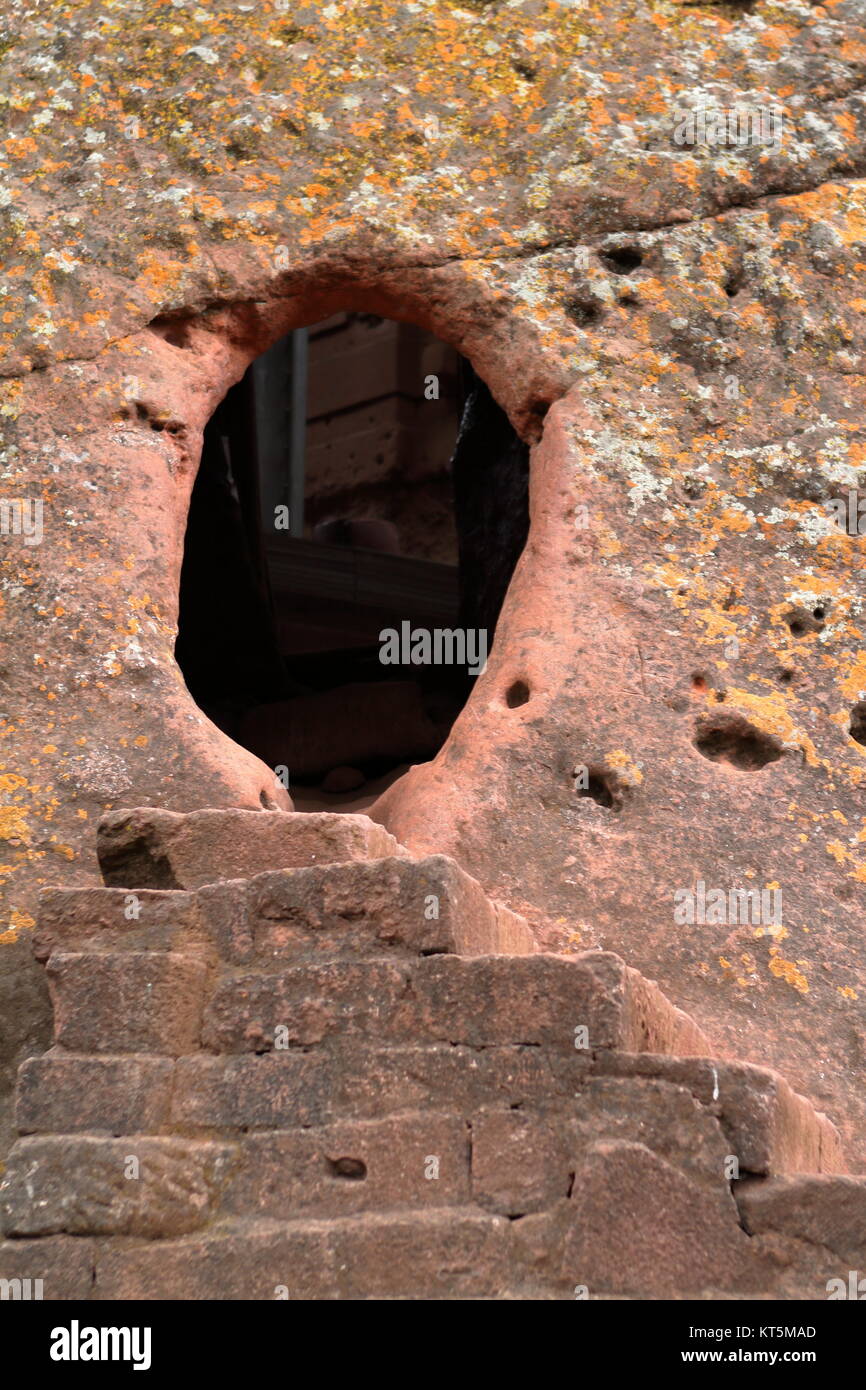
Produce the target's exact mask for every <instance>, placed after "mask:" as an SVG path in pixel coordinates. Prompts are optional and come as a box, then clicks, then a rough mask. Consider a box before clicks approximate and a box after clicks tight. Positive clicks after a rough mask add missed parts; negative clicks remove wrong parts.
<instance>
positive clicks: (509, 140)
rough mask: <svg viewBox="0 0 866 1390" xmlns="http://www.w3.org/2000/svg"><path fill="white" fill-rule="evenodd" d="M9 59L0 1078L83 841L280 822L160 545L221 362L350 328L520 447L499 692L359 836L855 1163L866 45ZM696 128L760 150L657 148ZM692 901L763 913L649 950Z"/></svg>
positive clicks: (299, 12) (818, 33)
mask: <svg viewBox="0 0 866 1390" xmlns="http://www.w3.org/2000/svg"><path fill="white" fill-rule="evenodd" d="M3 23H4V28H3V31H2V34H0V60H2V62H0V88H2V100H3V123H4V141H3V145H2V150H0V239H2V253H3V254H2V261H3V266H4V269H3V272H2V294H3V301H2V302H3V308H2V312H0V372H2V387H0V428H2V441H0V469H2V484H3V497H4V498H9V499H31V500H34V501H35V500H41V501H43V503H44V518H43V524H44V539H43V541H42V543H41V544H32V545H31V544H29V543H28V539H27V538H26V537H24V536H22V535H20V534H19V535H15V534H9V535H4V536H3V537H2V539H0V564H2V578H0V584H2V599H3V602H4V605H5V608H4V613H3V622H4V635H5V639H6V648H5V652H4V656H3V669H2V689H3V692H4V703H3V710H2V720H0V733H2V734H3V736H4V744H3V747H4V749H5V752H4V755H3V759H2V766H0V791H2V797H3V803H2V809H0V837H2V841H3V844H4V846H5V849H6V853H5V854H4V856H3V879H4V883H5V894H6V898H5V908H4V912H5V918H4V920H3V927H4V928H5V930H3V931H2V934H0V1010H2V1013H3V1016H4V1019H5V1020H6V1027H5V1029H4V1032H3V1036H2V1041H0V1067H2V1068H3V1070H4V1072H5V1075H6V1078H7V1083H8V1084H11V1077H12V1074H13V1072H14V1063H15V1060H16V1059H17V1058H18V1057H20V1056H22V1055H26V1054H27V1053H29V1052H32V1051H34V1050H36V1049H38V1047H39V1046H40V1045H44V1044H45V1043H46V1042H47V1037H48V1027H47V1020H48V1010H47V995H46V993H45V989H44V985H43V984H42V982H41V981H40V980H39V979H38V977H37V976H35V975H34V974H32V973H29V971H28V966H27V960H28V957H29V940H28V938H29V934H30V930H31V928H32V926H33V922H34V915H35V898H36V890H37V888H38V887H39V886H40V885H45V884H52V883H56V882H63V883H64V884H67V885H86V884H92V883H94V882H95V881H96V862H95V858H94V854H93V848H92V825H93V822H94V820H95V819H96V818H97V817H98V815H99V814H101V813H102V812H103V811H104V810H106V809H111V808H116V807H118V806H121V805H144V804H148V805H157V806H161V807H165V808H169V809H176V810H191V809H197V808H202V807H207V806H212V807H230V806H231V807H241V808H256V807H258V806H260V805H263V806H265V807H269V808H274V809H278V808H282V809H286V810H287V809H288V807H289V801H288V798H287V796H286V794H285V793H284V792H283V791H282V789H281V787H280V786H279V785H278V784H277V785H275V782H274V777H273V773H272V771H271V770H269V769H267V768H266V767H264V765H263V764H261V763H260V762H258V761H257V760H256V759H254V758H253V757H252V756H251V755H250V754H248V753H246V752H245V751H244V750H243V749H240V748H239V747H238V746H236V745H234V744H232V743H231V741H230V740H228V739H227V738H226V737H225V736H224V735H223V734H221V733H220V732H219V731H218V730H217V729H216V728H215V727H214V726H213V725H212V724H210V723H209V722H208V721H207V720H206V719H205V717H204V716H203V715H202V714H201V713H200V712H199V711H198V710H197V709H196V708H195V706H194V705H193V703H192V702H191V700H190V698H189V695H188V693H187V691H186V690H185V688H184V685H183V682H182V680H181V677H180V674H179V671H178V669H177V667H176V665H175V663H174V659H173V643H174V635H175V623H176V614H177V592H178V574H179V568H180V561H181V544H182V536H183V528H184V518H185V509H186V506H187V502H188V498H189V493H190V489H191V486H192V481H193V476H194V473H195V468H196V462H197V457H198V451H199V447H200V441H201V431H202V428H203V426H204V423H205V422H206V420H207V419H208V416H209V415H210V413H211V411H212V410H213V408H214V406H215V404H216V403H217V401H218V400H219V399H220V398H221V396H222V395H223V394H224V392H225V390H226V389H227V387H228V386H229V385H230V384H231V383H232V382H234V381H236V380H237V379H238V378H239V377H240V375H241V374H242V372H243V371H244V369H245V368H246V366H247V365H248V363H249V361H250V360H251V359H252V358H253V357H254V356H255V355H256V354H257V353H259V352H260V351H261V350H262V349H263V348H265V347H266V346H268V345H269V344H270V343H272V342H273V341H274V340H275V339H276V338H277V337H278V336H279V335H281V334H282V333H284V332H285V331H286V330H287V329H289V328H291V327H293V326H296V325H301V324H305V323H310V322H313V321H315V320H317V319H320V318H322V317H324V316H325V315H327V314H329V313H331V312H332V311H335V310H337V309H358V310H367V311H372V312H376V313H382V314H389V315H393V316H396V317H400V318H408V319H410V320H412V321H414V322H416V323H418V324H420V325H422V326H423V327H425V328H428V329H430V330H431V331H433V332H435V333H437V334H438V335H439V336H440V337H441V338H443V339H444V340H445V341H447V342H448V343H449V344H451V345H452V346H454V347H456V348H457V349H459V351H461V352H462V353H464V354H465V355H466V356H468V357H469V358H470V360H471V361H472V363H473V365H474V366H475V368H476V369H477V371H478V372H479V373H480V374H481V376H482V377H483V378H484V379H485V380H486V381H487V383H488V384H489V386H490V387H491V390H492V391H493V393H494V395H495V396H496V398H497V400H498V401H499V402H500V403H501V404H502V405H503V406H504V407H505V408H506V409H507V410H508V412H509V415H510V417H511V419H512V421H513V423H514V425H515V426H516V428H517V429H518V430H519V431H520V432H521V434H522V436H523V437H524V438H525V439H526V440H527V442H530V443H532V444H533V446H534V447H533V452H532V458H531V465H530V473H531V476H530V509H531V529H530V536H529V540H528V544H527V548H526V550H525V552H524V554H523V557H522V559H521V562H520V564H519V566H518V570H517V572H516V574H515V577H514V580H513V582H512V585H511V588H510V591H509V595H508V597H507V599H506V603H505V606H504V609H503V612H502V615H501V619H500V623H499V627H498V631H497V636H496V643H495V647H494V649H493V652H492V654H491V658H490V661H489V663H488V667H487V670H486V672H485V674H484V675H483V676H482V677H481V678H480V679H479V680H478V681H477V683H476V686H475V689H474V692H473V695H472V697H471V699H470V701H469V703H468V705H467V707H466V709H465V710H464V712H463V714H462V715H461V717H460V719H459V720H458V722H457V724H456V726H455V728H454V730H453V732H452V734H451V736H450V738H449V740H448V741H447V743H446V745H445V747H444V748H443V749H442V751H441V752H440V754H439V755H438V757H437V758H436V759H435V760H434V762H433V763H432V764H430V765H426V766H424V767H421V768H418V769H416V770H415V771H413V772H411V773H410V774H409V775H408V776H407V777H406V778H404V779H401V781H400V782H399V783H398V784H396V785H395V786H394V787H393V788H392V789H390V790H389V791H388V792H387V793H386V794H385V796H384V797H383V798H382V801H381V802H380V803H379V806H378V807H377V809H376V811H375V816H376V818H377V819H379V820H381V821H382V822H383V823H384V824H385V825H386V826H387V827H388V828H389V829H390V830H391V831H392V832H393V833H394V834H395V835H396V836H397V838H398V839H399V840H400V841H401V842H402V843H403V844H405V845H407V846H408V847H409V848H410V849H411V850H412V851H413V852H415V853H419V854H427V853H443V852H444V853H447V854H451V855H454V856H455V857H456V858H457V860H458V862H459V863H460V864H461V865H462V866H463V867H465V868H466V869H467V870H468V871H469V872H470V873H472V874H473V875H475V876H476V877H477V878H478V879H479V880H480V881H481V882H482V883H483V885H484V886H485V888H486V889H488V890H489V891H492V892H494V893H495V895H496V896H497V897H501V898H503V899H505V900H507V901H508V902H509V903H510V904H511V905H512V906H513V907H515V908H516V909H517V910H519V911H524V912H526V913H527V914H529V915H530V916H531V918H532V921H533V925H534V927H535V929H536V933H537V936H538V939H539V940H540V941H542V942H543V943H544V944H545V945H546V946H548V947H552V948H554V949H556V950H562V949H565V950H573V949H578V948H586V947H590V946H601V947H603V948H605V949H607V950H613V951H615V952H617V953H620V954H621V955H622V956H623V957H624V958H625V959H626V960H627V961H628V963H629V965H630V966H633V967H635V968H637V969H640V970H643V971H646V972H649V973H650V974H652V976H653V977H655V978H657V979H658V980H659V982H660V984H661V985H662V986H663V987H664V988H665V989H666V990H667V991H668V993H669V994H670V996H671V998H672V999H673V1000H674V1001H675V1002H676V1003H677V1004H678V1005H680V1006H682V1007H683V1008H684V1009H687V1010H688V1011H689V1012H691V1013H693V1014H694V1015H695V1016H696V1017H697V1018H699V1019H700V1022H701V1025H702V1026H703V1027H704V1028H705V1029H706V1031H707V1033H708V1035H709V1036H710V1037H711V1039H712V1042H713V1044H714V1047H715V1048H716V1049H717V1050H718V1051H719V1052H723V1053H728V1054H732V1053H735V1054H736V1055H737V1056H739V1057H740V1058H742V1059H744V1060H746V1061H750V1062H755V1063H760V1064H762V1065H763V1064H769V1065H771V1066H773V1067H776V1068H779V1069H780V1070H782V1071H783V1072H784V1074H785V1075H786V1076H787V1077H788V1078H789V1079H790V1081H791V1083H792V1084H793V1085H794V1086H795V1087H797V1088H798V1089H800V1090H802V1091H804V1092H805V1093H806V1094H807V1095H808V1096H809V1097H810V1098H811V1099H813V1100H815V1101H816V1102H817V1103H819V1104H820V1105H821V1106H822V1107H824V1108H826V1109H827V1110H828V1111H829V1112H830V1114H831V1115H832V1117H833V1119H834V1120H835V1121H836V1122H837V1123H838V1125H839V1126H840V1128H841V1130H842V1131H843V1133H844V1135H845V1138H846V1140H847V1143H848V1146H849V1152H850V1153H851V1154H852V1155H853V1154H856V1153H857V1152H859V1153H860V1154H861V1156H862V1155H863V1152H864V1148H866V1097H864V1090H863V1087H862V1085H861V1084H860V1081H859V1077H860V1075H861V1074H862V1069H863V1065H864V1061H866V1025H864V1014H863V999H864V990H866V969H864V953H863V944H862V943H863V931H862V922H863V894H864V882H866V855H864V834H866V821H864V813H863V789H864V785H866V761H864V759H866V753H864V745H863V728H864V726H863V722H862V719H861V716H860V714H859V713H858V708H862V705H861V703H860V702H862V701H863V700H864V698H866V654H864V653H866V640H864V636H866V634H864V626H863V623H864V618H863V613H862V582H863V567H864V550H863V539H862V536H858V535H848V534H846V533H845V532H844V531H842V530H840V529H839V528H838V527H836V526H835V525H834V524H833V522H832V521H831V519H830V518H829V517H828V514H827V510H826V503H827V502H828V501H829V500H832V499H833V498H838V497H842V498H844V497H846V496H847V494H848V492H849V490H852V489H856V488H858V487H859V488H860V489H861V491H862V489H863V486H864V446H866V439H864V425H863V420H864V404H866V402H864V367H863V364H864V360H866V359H864V352H866V340H864V317H863V307H864V300H863V299H862V298H861V297H860V296H861V287H862V281H863V272H864V266H866V183H864V180H863V178H862V177H861V174H862V171H863V168H864V158H866V91H864V85H866V26H864V22H863V10H862V6H861V5H859V4H857V3H855V0H841V2H840V3H827V4H823V5H806V4H802V3H799V2H798V0H782V2H781V3H775V4H765V3H762V0H758V3H756V4H754V5H750V6H742V5H737V6H729V5H719V6H716V5H710V4H709V3H708V5H707V6H706V7H701V6H700V5H694V4H680V3H677V2H676V0H640V3H637V4H632V3H628V4H626V3H624V0H604V3H601V0H599V3H596V2H595V0H588V3H586V4H579V5H578V4H574V3H565V0H562V3H557V2H556V0H503V3H496V2H495V0H491V2H490V3H485V0H466V4H465V5H464V6H462V7H461V8H459V9H458V8H457V7H455V6H452V5H449V4H447V3H440V0H437V2H436V3H435V4H434V3H433V2H432V0H417V3H414V4H412V5H406V4H398V3H393V2H392V0H382V2H381V3H379V4H377V5H376V6H374V7H371V6H367V5H358V4H354V3H348V0H346V2H345V3H344V2H343V0H337V3H329V4H327V5H324V4H321V3H317V4H307V5H302V6H300V7H296V8H293V9H292V10H291V12H289V11H287V10H286V9H285V8H284V7H283V6H282V4H281V3H279V2H278V0H261V3H256V4H250V5H249V6H247V7H243V8H242V9H239V7H238V5H237V4H236V3H235V2H234V0H231V2H230V0H208V3H206V4H205V5H203V6H201V7H195V6H187V5H173V4H167V3H163V0H142V3H141V4H139V5H137V6H136V7H134V9H133V8H131V7H130V6H129V5H128V4H127V3H126V0H81V3H78V4H76V5H75V6H74V7H69V6H68V5H67V4H65V3H63V4H61V3H59V0H40V2H39V3H27V0H15V2H14V3H12V4H11V5H10V6H9V7H8V8H7V12H6V15H5V16H4V21H3ZM710 104H715V105H716V106H718V107H722V108H725V109H727V108H735V107H743V106H745V107H747V108H749V109H753V108H754V107H755V106H756V105H761V106H764V107H766V108H768V109H770V110H773V111H776V112H778V114H779V116H780V118H781V125H780V127H779V129H778V139H777V140H775V141H774V143H773V144H772V145H766V144H753V145H748V146H744V147H739V148H732V147H730V146H726V145H721V146H720V145H718V144H716V145H711V144H707V143H698V144H679V143H677V139H676V134H677V131H678V130H681V128H682V125H683V113H684V112H688V111H693V112H700V110H701V109H703V110H704V111H705V110H706V108H707V106H708V105H710ZM732 639H733V640H732ZM852 735H858V736H857V737H854V736H852ZM576 767H579V768H586V769H588V770H589V771H590V773H591V776H590V780H589V784H588V787H587V788H586V790H588V792H589V794H588V795H580V794H578V790H579V782H576V781H575V779H574V776H573V773H574V769H575V768H576ZM697 880H701V881H703V882H705V883H706V885H708V886H709V887H711V888H715V889H721V890H723V891H725V892H727V891H728V890H729V889H735V888H749V887H755V888H763V887H767V886H769V885H773V884H778V885H780V888H781V891H782V894H783V904H784V910H783V918H782V922H781V923H773V924H771V925H770V926H769V927H768V926H767V925H766V924H761V925H757V926H756V925H754V924H753V923H737V924H734V925H731V924H730V923H729V924H728V925H724V926H722V925H718V924H714V923H712V922H711V923H704V924H700V923H696V924H694V925H681V924H679V923H677V922H676V921H675V919H674V914H673V900H674V894H675V893H676V892H678V891H681V890H685V889H689V888H691V887H693V886H694V885H695V883H696V881H697ZM771 891H772V890H771ZM626 1161H628V1162H632V1161H633V1160H632V1159H628V1160H626V1159H625V1158H624V1159H623V1163H626ZM634 1161H637V1160H634ZM473 1229H474V1228H473ZM474 1238H475V1237H473V1239H474ZM263 1239H264V1237H263ZM395 1239H397V1237H396V1236H395ZM466 1239H467V1240H468V1239H469V1237H468V1236H467V1237H466ZM492 1239H493V1237H491V1240H492ZM497 1239H498V1237H497ZM205 1265H207V1261H204V1263H203V1265H202V1270H203V1272H202V1274H201V1278H202V1280H206V1279H207V1278H208V1277H210V1276H209V1275H208V1274H207V1273H206V1272H205ZM207 1268H208V1269H209V1268H210V1266H209V1265H207ZM143 1277H144V1276H143V1275H142V1278H143ZM118 1278H120V1275H118Z"/></svg>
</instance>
